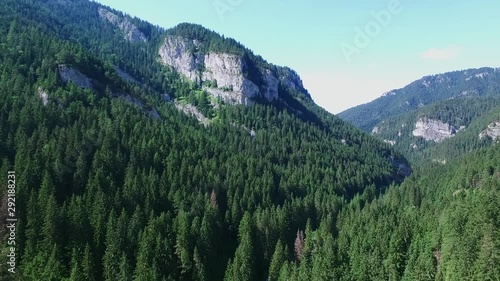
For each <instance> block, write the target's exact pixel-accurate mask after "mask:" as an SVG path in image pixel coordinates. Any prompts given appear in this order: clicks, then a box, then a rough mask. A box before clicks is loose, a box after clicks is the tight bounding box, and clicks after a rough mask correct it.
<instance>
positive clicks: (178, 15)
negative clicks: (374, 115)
mask: <svg viewBox="0 0 500 281" xmlns="http://www.w3.org/2000/svg"><path fill="white" fill-rule="evenodd" d="M97 2H100V3H102V4H104V5H107V6H110V7H112V8H114V9H117V10H120V11H123V12H125V13H127V14H129V15H132V16H136V17H139V18H141V19H143V20H146V21H149V22H151V23H153V24H156V25H159V26H161V27H164V28H170V27H174V26H175V25H177V24H179V23H182V22H191V23H197V24H201V25H203V26H205V27H207V28H209V29H212V30H214V31H216V32H218V33H220V34H223V35H224V36H226V37H232V38H234V39H236V40H237V41H239V42H240V43H242V44H243V45H245V46H246V47H248V48H249V49H251V50H252V51H253V52H254V53H255V54H257V55H261V56H262V57H263V58H264V59H266V60H267V61H268V62H270V63H273V64H276V65H281V66H288V67H290V68H292V69H294V70H296V71H297V73H298V74H299V75H300V76H301V78H302V80H303V82H304V86H305V88H306V89H308V90H309V92H310V94H311V96H312V98H313V99H314V101H315V102H316V103H317V104H319V105H320V106H322V107H323V108H325V109H326V110H328V111H330V112H332V113H339V112H341V111H343V110H345V109H348V108H350V107H353V106H356V105H359V104H363V103H367V102H370V101H371V100H373V99H375V98H377V97H379V96H381V95H382V94H383V93H385V92H388V91H390V90H392V89H398V88H402V87H404V86H405V85H407V84H409V83H411V82H412V81H414V80H417V79H420V78H422V77H423V76H426V75H431V74H438V73H443V72H448V71H454V70H462V69H468V68H477V67H484V66H489V67H500V53H499V51H500V1H498V0H481V1H470V0H439V1H436V0H363V1H361V0H359V1H353V0H315V1H306V0H286V1H285V0H267V1H265V0H182V1H172V0H142V1H131V0H128V1H127V0H125V1H124V0H97Z"/></svg>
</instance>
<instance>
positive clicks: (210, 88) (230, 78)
mask: <svg viewBox="0 0 500 281" xmlns="http://www.w3.org/2000/svg"><path fill="white" fill-rule="evenodd" d="M200 45H201V43H200V42H199V41H197V40H190V39H186V38H183V37H179V36H170V35H169V36H167V37H166V38H165V40H164V42H163V44H162V46H161V47H160V49H159V55H160V58H161V62H162V63H163V64H165V65H168V66H171V67H172V68H174V69H175V70H176V71H177V72H179V73H180V74H182V75H184V76H186V77H187V78H188V79H189V80H191V81H193V82H196V83H198V84H201V85H203V89H204V90H206V91H207V92H208V93H210V94H211V95H213V96H214V97H218V98H221V99H222V100H224V101H225V102H228V103H231V104H251V103H252V101H251V100H252V99H255V98H264V99H266V100H269V101H273V100H276V99H278V89H279V85H280V83H283V84H284V85H285V86H287V87H290V88H301V89H303V87H302V81H301V80H300V78H299V77H298V75H297V74H296V73H295V72H293V71H292V70H286V71H281V72H282V73H283V75H282V76H283V77H278V75H277V74H276V73H274V72H273V71H272V70H271V69H265V68H259V69H258V71H259V73H258V74H259V76H260V77H262V79H261V80H262V84H261V85H257V84H256V83H255V82H254V81H252V80H250V79H249V78H248V77H247V76H246V71H247V70H248V68H249V67H248V65H247V62H246V61H245V60H244V59H243V58H242V57H241V56H239V55H234V54H227V53H215V52H208V53H206V54H202V53H201V52H199V47H200Z"/></svg>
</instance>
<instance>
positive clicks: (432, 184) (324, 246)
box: [271, 144, 500, 281]
mask: <svg viewBox="0 0 500 281" xmlns="http://www.w3.org/2000/svg"><path fill="white" fill-rule="evenodd" d="M305 237H306V238H305V241H304V243H303V244H299V245H303V248H301V249H302V251H301V253H302V254H301V259H300V263H295V262H284V266H283V267H282V268H281V270H277V271H275V272H274V271H271V272H272V274H275V275H271V276H278V277H275V278H274V279H272V280H422V281H424V280H429V281H433V280H477V281H480V280H499V278H500V146H499V145H498V144H497V145H494V146H491V147H488V148H486V149H480V150H478V151H475V152H472V153H471V154H468V155H466V156H465V157H460V158H459V159H455V160H452V161H450V163H448V164H447V165H441V164H438V163H434V164H430V165H425V166H422V168H419V169H417V170H416V171H415V173H414V174H413V175H412V176H411V177H409V178H407V180H405V182H404V183H403V184H401V185H400V186H393V187H391V188H389V189H388V191H387V193H386V194H384V195H383V196H380V197H379V198H376V199H374V200H372V201H371V202H367V200H364V199H363V198H355V199H354V200H352V202H351V203H349V204H348V206H347V207H346V208H344V209H343V210H342V211H341V212H340V213H339V215H338V216H337V218H336V222H333V221H330V222H328V221H324V222H323V223H322V224H321V225H320V227H319V229H318V230H315V231H311V230H310V229H309V230H308V229H307V228H306V231H305ZM278 245H279V244H278ZM296 245H297V244H296ZM283 260H286V254H282V250H281V248H280V247H277V249H276V251H275V253H274V255H273V260H272V262H271V265H273V264H275V263H274V262H276V263H278V264H281V263H280V262H282V261H283ZM271 268H273V267H271Z"/></svg>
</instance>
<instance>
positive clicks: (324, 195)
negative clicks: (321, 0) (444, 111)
mask: <svg viewBox="0 0 500 281" xmlns="http://www.w3.org/2000/svg"><path fill="white" fill-rule="evenodd" d="M0 67H1V68H0V174H1V175H3V177H4V181H3V182H2V183H1V184H2V187H6V188H1V189H0V199H1V200H0V210H2V211H1V212H0V218H1V219H2V220H3V221H7V220H8V223H7V226H8V227H3V228H1V229H0V237H2V239H5V240H3V241H5V243H6V244H4V247H2V248H1V250H0V252H1V254H0V257H1V258H0V262H1V263H2V264H3V265H4V266H3V267H2V268H1V269H0V279H2V280H4V279H5V280H23V281H24V280H28V281H30V280H33V281H35V280H36V281H38V280H54V281H55V280H67V281H70V280H71V281H74V280H85V281H89V280H105V281H108V280H109V281H116V280H124V281H126V280H134V281H136V280H148V281H155V280H159V281H160V280H186V281H187V280H196V281H201V280H203V281H207V280H208V281H212V280H214V281H215V280H226V281H239V280H245V281H251V280H252V281H253V280H286V281H289V280H342V281H353V280H360V281H361V280H497V279H499V278H500V269H499V267H498V264H500V262H499V260H498V257H500V241H499V237H500V235H499V229H500V209H499V206H500V204H499V203H500V202H498V201H499V198H500V196H499V195H500V194H499V188H498V187H499V186H500V182H499V179H500V177H499V176H500V170H499V167H500V163H499V159H500V157H499V156H500V154H499V153H500V146H499V145H497V144H492V143H491V142H489V143H488V144H487V145H486V144H485V145H483V144H482V143H481V146H479V147H477V148H475V149H474V151H472V152H470V153H466V154H463V155H462V154H461V155H457V156H456V158H453V159H450V160H449V161H448V163H447V165H441V164H439V163H430V164H428V165H414V166H412V167H410V166H409V164H408V161H407V160H406V158H405V157H403V156H402V154H401V153H399V152H397V150H396V149H397V148H396V147H392V146H391V145H390V144H387V143H384V142H383V141H382V140H379V139H377V138H376V136H371V135H369V134H368V133H366V132H363V131H361V130H359V129H357V128H356V127H355V126H353V125H351V124H348V123H347V122H344V121H342V120H341V119H340V118H338V117H336V116H334V115H332V114H329V113H328V112H326V111H325V110H324V109H322V108H320V107H319V106H318V105H316V104H315V103H314V101H313V100H312V99H311V96H310V95H309V93H308V92H307V90H306V89H304V87H303V85H302V82H301V81H300V77H299V76H298V74H297V73H295V72H294V71H293V70H291V69H289V68H287V67H281V66H275V65H273V64H271V63H269V62H267V61H265V60H264V59H263V58H261V57H259V56H258V55H255V54H253V52H252V51H251V50H250V49H248V48H246V47H245V46H243V45H242V44H240V43H238V42H237V41H236V40H234V39H229V38H225V37H223V36H221V35H219V34H217V33H216V32H214V31H211V30H208V29H206V28H204V27H202V26H199V25H196V24H189V23H182V24H179V25H177V26H175V27H173V28H170V29H164V28H161V27H158V26H154V25H151V24H149V23H147V22H145V21H142V20H140V19H137V18H133V17H130V16H128V15H126V14H123V13H121V12H119V11H116V10H114V9H111V8H109V7H106V6H103V5H100V4H98V3H95V2H91V1H87V0H72V1H70V0H43V1H42V0H4V1H2V2H0ZM474 101H475V103H474V106H473V107H472V108H471V111H470V112H469V111H465V112H464V113H463V115H462V116H459V117H460V118H462V119H463V120H465V121H464V122H466V123H467V124H468V125H467V126H468V127H467V128H470V129H471V130H470V131H471V132H473V134H476V135H475V137H477V138H479V135H477V134H480V136H481V138H484V139H486V138H488V137H489V136H490V135H493V134H494V133H495V132H496V123H491V124H489V125H491V126H486V127H482V124H483V123H482V122H479V121H478V122H479V123H478V125H474V124H475V123H474V122H476V120H484V121H485V122H486V121H490V120H492V119H489V118H490V117H492V116H493V117H494V116H495V114H496V113H497V111H495V110H496V107H495V106H496V105H495V104H494V102H493V100H492V99H489V98H487V97H485V99H484V102H483V101H480V100H479V99H477V100H476V99H475V100H474ZM449 103H450V104H448V105H446V104H445V105H443V106H448V107H449V108H450V112H451V111H452V109H454V108H456V110H459V111H462V110H463V107H462V104H453V103H452V102H451V101H449ZM439 106H441V105H438V104H436V110H435V111H432V110H430V111H429V115H428V116H426V118H427V119H426V120H429V119H430V118H433V120H434V119H435V120H438V119H439V120H443V121H442V122H448V124H451V125H453V126H459V125H460V124H462V123H460V122H462V121H463V120H461V119H460V120H459V119H457V118H448V119H446V118H444V116H440V115H439V112H441V111H440V108H444V107H439ZM478 109H481V110H483V111H484V112H488V113H485V114H484V115H482V114H481V116H479V114H478V112H479V111H478ZM431 113H432V114H435V115H431ZM422 118H423V117H422ZM409 120H410V119H409ZM411 120H413V119H411ZM408 122H409V121H408ZM428 123H429V122H428ZM435 123H437V124H438V125H442V124H440V123H438V122H435ZM485 124H486V123H485ZM451 125H450V126H451ZM476 128H478V131H476ZM479 129H481V131H479ZM467 130H468V129H467ZM463 131H464V132H465V130H463ZM384 132H385V129H383V128H382V127H381V133H384ZM387 132H389V130H387ZM456 139H458V136H457V137H456ZM429 143H431V142H429ZM443 143H444V142H443ZM14 219H15V220H14ZM13 227H15V230H14V228H13Z"/></svg>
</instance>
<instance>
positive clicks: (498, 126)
mask: <svg viewBox="0 0 500 281" xmlns="http://www.w3.org/2000/svg"><path fill="white" fill-rule="evenodd" d="M485 138H490V139H492V140H493V141H496V140H498V141H500V122H498V121H497V122H493V123H491V124H489V125H488V127H487V128H486V129H485V130H484V131H482V132H481V133H480V134H479V139H485Z"/></svg>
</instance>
